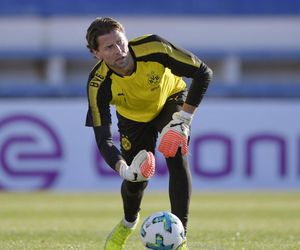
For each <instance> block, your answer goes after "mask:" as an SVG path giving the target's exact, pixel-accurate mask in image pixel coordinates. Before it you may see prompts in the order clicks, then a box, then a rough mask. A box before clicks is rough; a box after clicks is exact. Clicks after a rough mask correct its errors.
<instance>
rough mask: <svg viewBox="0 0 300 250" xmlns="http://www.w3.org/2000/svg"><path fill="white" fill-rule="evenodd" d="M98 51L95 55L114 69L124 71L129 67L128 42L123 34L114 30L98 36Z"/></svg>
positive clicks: (95, 51)
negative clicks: (123, 69)
mask: <svg viewBox="0 0 300 250" xmlns="http://www.w3.org/2000/svg"><path fill="white" fill-rule="evenodd" d="M97 42H98V44H99V46H98V49H97V50H94V54H95V56H96V57H97V59H99V60H103V61H104V62H105V63H106V64H107V65H108V66H109V67H110V68H112V69H122V68H124V67H126V66H127V65H128V61H129V59H128V57H129V55H128V54H129V53H128V51H129V50H128V40H127V38H126V36H125V34H124V33H123V32H120V31H118V30H113V31H111V32H110V33H108V34H105V35H102V36H98V38H97Z"/></svg>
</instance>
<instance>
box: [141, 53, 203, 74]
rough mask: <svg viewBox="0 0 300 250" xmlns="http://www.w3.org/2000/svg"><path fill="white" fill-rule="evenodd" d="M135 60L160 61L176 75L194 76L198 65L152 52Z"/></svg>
mask: <svg viewBox="0 0 300 250" xmlns="http://www.w3.org/2000/svg"><path fill="white" fill-rule="evenodd" d="M136 60H137V61H144V62H147V61H154V62H158V63H161V64H162V65H163V66H165V67H168V68H170V70H171V72H172V73H173V74H174V75H177V76H184V77H191V78H193V77H195V73H197V72H198V71H199V68H198V67H195V66H192V65H190V64H186V63H182V62H180V61H177V60H176V59H174V58H172V57H169V56H168V55H167V54H164V53H153V54H149V55H146V56H141V57H138V58H136Z"/></svg>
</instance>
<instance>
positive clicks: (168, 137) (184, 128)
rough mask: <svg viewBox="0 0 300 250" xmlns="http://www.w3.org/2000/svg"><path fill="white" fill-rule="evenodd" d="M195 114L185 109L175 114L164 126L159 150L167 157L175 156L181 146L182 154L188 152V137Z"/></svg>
mask: <svg viewBox="0 0 300 250" xmlns="http://www.w3.org/2000/svg"><path fill="white" fill-rule="evenodd" d="M192 119H193V115H192V114H190V113H187V112H185V111H179V112H176V113H174V114H173V116H172V120H171V121H170V122H169V123H168V124H167V125H166V126H165V127H164V128H163V130H162V132H161V137H160V138H161V139H160V143H159V146H158V150H159V151H160V152H161V153H162V154H163V155H164V156H165V157H166V158H168V157H174V156H175V155H176V152H177V150H178V149H179V148H180V147H181V153H182V155H186V154H187V152H188V137H189V134H190V124H191V122H192Z"/></svg>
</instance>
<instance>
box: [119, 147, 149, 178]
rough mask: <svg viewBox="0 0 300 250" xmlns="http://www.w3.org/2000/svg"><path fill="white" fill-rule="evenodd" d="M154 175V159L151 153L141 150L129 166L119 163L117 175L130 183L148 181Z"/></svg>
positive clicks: (122, 162)
mask: <svg viewBox="0 0 300 250" xmlns="http://www.w3.org/2000/svg"><path fill="white" fill-rule="evenodd" d="M154 173H155V158H154V155H153V154H152V152H147V151H146V150H141V151H140V152H139V153H138V154H137V155H136V156H135V157H134V159H133V161H132V163H131V165H130V166H128V165H127V164H126V162H125V161H121V164H120V168H119V174H120V176H121V177H123V178H124V179H126V180H128V181H132V182H141V181H147V180H149V179H150V178H151V177H152V176H153V175H154Z"/></svg>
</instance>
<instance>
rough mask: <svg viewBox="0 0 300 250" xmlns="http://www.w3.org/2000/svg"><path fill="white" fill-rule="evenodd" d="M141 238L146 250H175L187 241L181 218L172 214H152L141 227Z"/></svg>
mask: <svg viewBox="0 0 300 250" xmlns="http://www.w3.org/2000/svg"><path fill="white" fill-rule="evenodd" d="M140 236H141V239H142V242H143V245H144V246H145V248H146V249H157V250H175V249H177V247H178V246H180V245H181V244H182V243H183V241H184V240H185V235H184V228H183V225H182V223H181V221H180V220H179V218H178V217H177V216H176V215H174V214H172V213H170V212H156V213H153V214H151V215H150V216H149V217H148V218H147V219H145V221H144V222H143V224H142V226H141V231H140Z"/></svg>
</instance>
